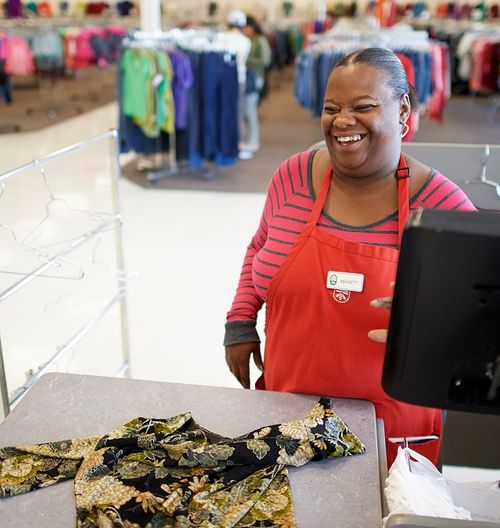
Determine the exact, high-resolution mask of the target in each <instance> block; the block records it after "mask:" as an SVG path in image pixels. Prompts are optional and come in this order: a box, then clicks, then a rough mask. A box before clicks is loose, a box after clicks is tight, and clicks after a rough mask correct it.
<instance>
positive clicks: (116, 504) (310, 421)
mask: <svg viewBox="0 0 500 528" xmlns="http://www.w3.org/2000/svg"><path fill="white" fill-rule="evenodd" d="M364 451H365V448H364V446H363V444H362V443H361V441H360V440H359V439H358V438H357V437H356V435H355V434H354V433H353V432H351V431H350V430H349V428H348V427H347V426H346V424H345V423H344V422H343V421H342V420H341V419H340V418H339V417H338V416H337V415H336V414H335V413H334V411H333V410H332V409H331V407H330V405H329V400H326V399H321V400H320V401H319V402H318V403H317V404H316V405H315V406H314V407H313V409H312V410H311V412H310V413H309V414H308V416H306V417H305V418H304V419H302V420H297V421H293V422H289V423H285V424H281V425H271V426H268V427H262V428H260V429H257V430H256V431H252V432H250V433H248V434H246V435H243V436H240V437H237V438H234V439H230V438H224V437H222V436H219V435H217V434H215V433H212V432H210V431H208V430H207V429H204V428H203V427H201V426H199V425H198V424H197V423H196V422H194V421H193V419H192V417H191V415H190V414H189V413H185V414H181V415H178V416H174V417H172V418H169V419H165V420H160V419H151V418H136V419H135V420H132V421H131V422H128V423H127V424H125V425H123V426H122V427H120V428H118V429H117V430H115V431H113V432H112V433H110V434H108V435H106V436H103V437H101V438H100V437H91V438H79V439H73V440H65V441H58V442H49V443H45V444H38V445H31V446H18V447H4V448H0V496H1V497H7V496H11V495H18V494H20V493H25V492H28V491H31V490H34V489H37V488H41V487H47V486H50V485H52V484H55V483H57V482H60V481H63V480H68V479H72V478H74V479H75V498H76V508H77V526H79V527H83V526H174V525H175V526H225V527H228V528H229V527H232V526H246V527H249V528H250V527H262V526H274V527H280V526H282V527H287V528H292V527H294V526H295V520H294V515H293V504H292V495H291V492H290V485H289V480H288V470H287V466H302V465H304V464H306V463H307V462H309V461H311V460H320V459H325V458H333V457H337V456H350V455H354V454H358V453H362V452H364ZM174 523H175V524H174Z"/></svg>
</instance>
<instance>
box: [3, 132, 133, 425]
mask: <svg viewBox="0 0 500 528" xmlns="http://www.w3.org/2000/svg"><path fill="white" fill-rule="evenodd" d="M105 142H107V143H108V148H109V155H110V161H111V175H110V177H111V196H110V202H111V207H112V212H111V213H110V214H106V215H104V216H103V218H100V217H99V218H98V221H99V224H98V225H97V226H95V227H94V228H93V229H90V230H86V231H85V232H83V233H80V234H79V235H78V236H77V237H73V238H71V239H70V240H69V241H67V242H68V243H67V244H66V245H65V247H63V248H62V249H59V250H58V251H57V252H56V253H53V254H45V255H44V258H40V260H41V261H42V262H43V264H41V265H39V266H36V267H34V269H31V270H30V271H29V272H21V273H20V274H21V278H20V279H19V280H16V281H15V282H14V283H13V284H11V285H10V286H9V287H8V288H6V289H4V290H3V291H0V305H1V303H3V302H4V301H6V300H7V299H9V298H12V297H13V296H15V295H16V294H17V293H18V292H19V291H20V290H23V289H24V288H25V287H26V286H27V285H28V284H30V283H32V282H33V281H36V280H40V277H44V276H45V277H46V276H47V275H46V274H45V273H47V272H48V270H52V271H53V270H54V269H56V268H57V267H59V266H61V264H62V263H64V262H69V261H68V260H67V257H68V256H69V255H71V254H73V253H74V252H76V251H77V250H79V249H80V248H82V247H84V246H86V245H88V244H89V243H90V242H92V241H93V243H95V242H96V240H97V239H98V238H99V237H100V236H101V235H102V234H103V233H105V232H108V231H110V230H112V231H113V234H114V258H115V263H114V265H116V270H117V272H116V278H117V287H116V288H115V287H113V289H115V292H114V294H113V295H112V298H111V299H109V300H108V302H107V303H105V305H104V306H102V307H101V309H100V310H98V311H97V313H95V314H94V316H93V317H91V318H90V319H89V320H87V321H86V322H85V323H84V324H83V325H82V326H81V327H80V329H79V330H78V331H76V332H75V333H74V334H73V335H72V337H71V338H70V339H69V340H67V341H66V342H65V344H64V345H62V346H59V347H57V350H56V351H55V352H54V353H53V354H52V356H51V357H50V358H49V359H48V360H46V361H44V363H43V364H42V365H41V366H40V367H39V368H38V370H37V371H36V372H32V374H31V375H30V376H28V378H27V380H26V382H25V383H24V384H23V385H22V386H21V387H19V388H17V389H16V390H14V391H13V392H12V394H11V395H10V397H9V391H8V388H7V379H6V372H5V367H4V355H3V350H2V343H1V341H0V404H1V405H0V418H3V417H5V416H6V415H7V414H8V413H9V412H10V409H11V406H12V405H14V404H15V403H16V402H17V401H18V400H19V399H20V398H21V397H22V396H23V395H24V394H25V393H26V391H27V390H28V389H29V388H30V387H31V386H32V385H33V384H34V383H36V382H37V380H38V379H39V378H40V377H41V376H42V375H43V374H45V373H46V372H47V371H49V370H50V369H51V367H53V365H54V362H56V361H57V360H59V359H60V358H61V357H62V356H63V355H65V354H66V353H67V352H68V351H69V350H71V349H72V347H74V346H75V344H77V343H78V342H79V341H80V340H81V339H82V338H83V337H84V336H86V335H87V334H88V333H89V332H90V331H91V330H92V329H93V328H94V327H95V326H96V324H97V323H98V322H99V321H100V320H101V319H102V318H103V317H104V316H105V315H106V314H107V313H108V312H109V311H110V310H111V308H112V307H114V306H115V305H117V304H119V318H120V338H121V353H122V360H123V361H122V364H121V365H120V367H119V368H118V369H117V370H116V371H115V376H121V375H124V374H125V373H127V372H128V370H129V343H128V328H127V298H126V293H127V292H126V281H125V280H126V274H125V264H124V255H123V242H122V229H121V227H122V216H121V208H120V196H119V187H118V184H119V178H120V164H119V158H118V153H119V144H118V132H117V131H116V130H111V131H109V132H106V133H104V134H101V135H99V136H97V137H94V138H92V139H89V140H87V141H83V142H80V143H77V144H74V145H71V146H69V147H66V148H63V149H61V150H58V151H56V152H54V153H52V154H50V155H48V156H46V157H44V158H41V159H38V160H35V161H33V162H31V163H28V164H26V165H23V166H21V167H18V168H16V169H14V170H11V171H9V172H7V173H5V174H3V175H0V186H1V187H2V193H3V191H4V190H5V183H6V182H8V181H12V179H13V178H16V177H18V176H20V175H22V174H24V175H25V174H26V173H28V172H29V171H31V170H33V169H37V170H39V171H42V174H43V175H44V177H45V173H44V169H43V168H44V166H46V165H48V164H50V163H51V162H54V161H55V160H57V159H60V158H62V157H67V156H70V155H71V154H72V153H75V152H77V151H83V150H86V149H88V147H90V146H92V145H95V144H99V143H105ZM55 200H56V199H55V198H54V197H53V196H51V201H55ZM59 200H60V199H59ZM46 207H47V206H46ZM19 209H20V208H19ZM16 210H17V209H16ZM2 227H5V226H2ZM14 238H15V237H14ZM16 242H18V241H17V239H16ZM0 334H1V329H0Z"/></svg>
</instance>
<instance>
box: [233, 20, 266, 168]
mask: <svg viewBox="0 0 500 528" xmlns="http://www.w3.org/2000/svg"><path fill="white" fill-rule="evenodd" d="M243 33H244V34H245V35H246V36H247V37H248V38H249V39H250V40H251V42H252V46H251V48H250V53H249V55H248V59H247V62H246V67H247V76H246V87H245V98H244V106H243V115H244V119H245V126H246V142H243V143H242V144H241V146H240V150H241V152H240V158H242V159H249V158H250V157H251V156H252V155H253V154H254V153H255V152H257V151H258V150H259V148H260V137H259V115H258V113H257V107H258V105H259V99H260V95H261V93H262V88H263V87H264V81H265V75H266V69H267V68H268V67H269V65H270V64H271V47H270V46H269V42H268V40H267V38H266V36H265V35H264V32H263V31H262V28H261V26H260V24H259V23H258V22H257V20H256V19H255V18H254V17H253V16H247V23H246V25H245V27H244V28H243Z"/></svg>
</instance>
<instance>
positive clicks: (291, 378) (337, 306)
mask: <svg viewBox="0 0 500 528" xmlns="http://www.w3.org/2000/svg"><path fill="white" fill-rule="evenodd" d="M331 177H332V170H331V168H329V169H328V171H327V173H326V175H325V177H324V178H323V182H322V184H321V189H320V191H319V193H318V196H317V198H316V201H315V202H314V207H313V210H312V213H311V216H310V218H309V221H308V223H307V225H306V227H305V228H304V230H303V231H302V233H301V234H300V235H299V237H298V239H297V241H296V243H295V245H294V246H293V248H292V250H291V251H290V253H289V255H288V257H287V258H286V260H285V262H284V263H283V265H282V266H281V267H280V269H279V270H278V272H277V273H276V275H275V276H274V278H273V280H272V281H271V284H270V287H269V291H268V297H267V309H266V346H265V354H264V373H263V375H262V377H261V378H260V379H259V380H258V381H257V385H256V387H257V388H260V389H263V388H265V389H268V390H275V391H283V392H295V393H306V394H318V395H324V396H335V397H344V398H361V399H366V400H369V401H371V402H373V404H374V405H375V409H376V413H377V416H378V417H380V418H383V419H384V422H385V432H386V438H391V437H397V438H400V437H408V436H429V435H436V436H438V437H439V438H438V439H437V440H431V441H427V442H425V443H422V444H416V445H415V446H414V448H415V450H416V451H418V452H420V453H422V454H424V455H425V456H426V457H427V458H429V459H430V460H432V461H433V462H434V463H436V462H437V459H438V456H439V448H440V442H441V440H440V436H441V429H442V423H441V411H439V410H437V409H430V408H423V407H417V406H414V405H408V404H406V403H401V402H398V401H396V400H394V399H392V398H390V397H389V396H387V394H386V393H385V392H384V390H383V389H382V384H381V380H382V367H383V362H384V345H381V344H380V343H375V342H373V341H371V340H370V339H369V338H368V336H367V334H368V332H369V331H370V330H373V329H375V328H387V326H388V324H389V314H388V313H387V312H386V311H384V310H380V309H375V308H372V307H370V304H369V303H370V301H371V300H372V299H375V298H378V297H384V296H388V295H391V290H390V286H389V285H390V282H391V281H393V280H394V279H395V277H396V270H397V262H398V257H399V251H398V250H397V249H393V248H389V247H379V246H370V245H367V244H360V243H357V242H351V241H347V240H344V239H342V238H339V237H337V236H333V235H331V234H329V233H326V232H324V231H320V230H319V229H318V227H317V222H318V219H319V217H320V215H321V211H322V209H323V205H324V202H325V199H326V195H327V193H328V190H329V188H330V182H331ZM398 194H399V214H398V225H399V234H400V236H401V234H402V230H403V226H404V224H405V222H406V219H407V217H408V214H409V178H408V174H407V170H406V163H405V160H404V157H403V155H401V158H400V163H399V168H398ZM346 274H350V275H346ZM352 274H355V275H352ZM338 280H339V281H340V280H342V281H349V280H352V281H354V283H355V284H354V285H353V286H352V287H348V288H345V287H343V288H342V289H335V285H336V284H337V287H338V283H337V282H336V281H338ZM344 283H345V282H344ZM318 314H321V316H320V317H318ZM386 448H387V458H388V464H389V465H390V464H392V462H393V461H394V458H395V456H396V452H397V445H396V444H394V443H392V442H390V441H387V442H386Z"/></svg>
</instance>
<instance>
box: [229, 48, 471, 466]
mask: <svg viewBox="0 0 500 528" xmlns="http://www.w3.org/2000/svg"><path fill="white" fill-rule="evenodd" d="M412 106H413V107H416V99H415V92H414V89H413V88H412V87H411V86H410V84H409V82H408V79H407V77H406V74H405V71H404V68H403V65H402V64H401V62H400V60H399V59H398V58H397V57H396V56H395V55H394V54H393V53H392V52H390V51H387V50H384V49H380V48H369V49H364V50H360V51H357V52H355V53H353V54H351V55H349V56H347V57H345V58H344V59H342V60H341V61H339V62H338V63H337V65H336V66H335V68H334V69H333V70H332V72H331V74H330V77H329V80H328V84H327V89H326V94H325V100H324V104H323V113H322V116H321V129H322V132H323V137H324V140H325V144H326V148H322V149H320V150H317V151H306V152H302V153H300V154H296V155H294V156H292V157H291V158H289V159H288V160H286V161H285V162H284V163H282V164H281V166H280V167H279V168H278V170H277V171H276V173H275V175H274V177H273V179H272V181H271V183H270V185H269V187H268V195H267V200H266V203H265V206H264V211H263V214H262V218H261V221H260V224H259V228H258V230H257V232H256V234H255V236H254V237H253V239H252V241H251V243H250V245H249V246H248V249H247V252H246V255H245V259H244V263H243V268H242V271H241V275H240V281H239V284H238V289H237V292H236V296H235V298H234V301H233V304H232V307H231V310H230V311H229V312H228V315H227V323H226V335H225V339H224V344H225V346H226V360H227V363H228V366H229V368H230V370H231V372H232V373H233V374H234V375H235V376H236V378H237V379H238V381H239V382H240V383H241V384H242V385H243V386H244V387H247V388H249V387H250V379H249V361H250V356H253V357H254V361H255V363H256V365H257V366H258V367H260V368H262V367H263V375H262V376H261V378H260V379H259V380H258V381H257V387H258V388H265V389H267V390H275V391H283V392H294V393H304V394H318V395H323V396H335V397H344V398H361V399H366V400H370V401H372V402H373V404H374V405H375V410H376V413H377V416H379V417H381V418H383V419H384V422H385V432H386V438H387V442H386V448H387V456H388V462H389V465H390V464H391V463H392V461H393V460H394V458H395V455H396V452H397V446H396V444H394V443H392V442H391V441H389V440H388V439H389V438H390V437H397V438H400V437H410V436H431V435H436V437H437V439H433V440H429V441H426V442H423V443H421V444H415V445H414V448H415V450H416V451H419V452H420V453H422V454H424V455H425V456H427V457H428V458H429V459H430V460H432V461H433V462H434V463H436V462H437V460H438V455H439V448H440V441H441V439H440V436H441V430H442V421H441V412H440V411H439V410H437V409H430V408H423V407H418V406H414V405H408V404H406V403H402V402H398V401H396V400H393V399H392V398H390V397H389V396H387V394H385V392H384V390H383V389H382V382H381V379H382V367H383V361H384V350H385V349H384V345H382V344H380V343H377V342H375V341H373V340H371V339H370V338H369V337H368V333H369V332H370V331H371V330H373V329H379V328H387V326H388V323H389V316H388V313H387V312H386V311H385V310H377V309H376V308H375V307H372V306H371V305H370V302H371V301H372V300H373V299H376V298H380V297H385V296H390V295H391V288H390V283H391V282H392V281H394V280H395V276H396V269H397V262H398V257H399V243H400V240H401V235H402V231H403V228H404V225H405V222H406V220H407V218H408V215H409V212H410V211H411V210H412V209H416V208H419V207H428V208H437V209H456V210H474V206H473V205H472V203H471V202H470V200H469V199H468V198H467V196H466V195H465V194H464V193H463V191H462V190H461V189H460V188H459V187H457V186H456V185H455V184H454V183H452V182H451V181H450V180H448V179H447V178H445V176H443V175H442V174H440V173H439V172H437V171H435V170H434V169H430V168H429V167H427V166H425V165H424V164H423V163H421V162H419V161H417V160H416V159H413V158H411V157H409V156H406V155H403V154H402V152H401V139H402V137H404V135H405V133H406V132H407V131H408V124H407V120H408V118H409V116H410V113H411V109H412ZM264 303H266V325H265V328H266V343H265V355H264V364H263V365H262V360H261V355H260V339H259V336H258V334H257V331H256V329H255V326H256V319H257V313H258V311H259V310H260V308H261V307H262V306H263V304H264Z"/></svg>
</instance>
